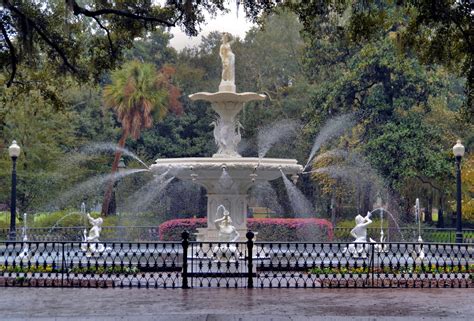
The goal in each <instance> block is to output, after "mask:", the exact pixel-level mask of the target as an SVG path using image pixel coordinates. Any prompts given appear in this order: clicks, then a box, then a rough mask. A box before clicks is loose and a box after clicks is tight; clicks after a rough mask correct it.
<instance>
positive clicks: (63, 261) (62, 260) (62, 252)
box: [61, 242, 66, 286]
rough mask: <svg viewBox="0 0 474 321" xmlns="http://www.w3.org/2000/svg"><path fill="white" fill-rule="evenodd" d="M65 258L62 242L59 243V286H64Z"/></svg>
mask: <svg viewBox="0 0 474 321" xmlns="http://www.w3.org/2000/svg"><path fill="white" fill-rule="evenodd" d="M65 260H66V256H65V254H64V242H63V243H61V286H64V272H65V270H66V263H65Z"/></svg>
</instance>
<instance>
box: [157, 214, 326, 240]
mask: <svg viewBox="0 0 474 321" xmlns="http://www.w3.org/2000/svg"><path fill="white" fill-rule="evenodd" d="M206 225H207V219H206V218H190V219H175V220H170V221H166V222H164V223H163V224H161V225H160V226H159V228H158V231H159V234H160V240H162V241H179V240H181V233H182V232H183V231H188V232H189V233H191V236H192V238H191V239H194V237H193V236H194V235H193V233H196V231H197V228H199V227H206ZM247 226H248V228H249V229H250V230H252V231H253V232H258V236H257V239H258V240H259V241H283V242H292V241H301V242H312V241H332V239H333V237H334V231H333V228H332V224H331V222H329V221H328V220H326V219H320V218H249V219H248V222H247Z"/></svg>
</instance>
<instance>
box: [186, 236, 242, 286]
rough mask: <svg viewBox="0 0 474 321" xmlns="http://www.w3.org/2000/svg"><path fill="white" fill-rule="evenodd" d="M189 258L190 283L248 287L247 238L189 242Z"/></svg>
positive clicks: (195, 284)
mask: <svg viewBox="0 0 474 321" xmlns="http://www.w3.org/2000/svg"><path fill="white" fill-rule="evenodd" d="M187 259H188V271H189V273H188V277H189V282H190V283H189V284H190V286H191V287H226V288H241V287H247V279H248V273H249V270H248V254H247V243H245V242H238V243H219V242H215V243H212V242H190V244H189V250H188V256H187Z"/></svg>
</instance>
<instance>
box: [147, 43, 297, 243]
mask: <svg viewBox="0 0 474 321" xmlns="http://www.w3.org/2000/svg"><path fill="white" fill-rule="evenodd" d="M222 39H223V40H222V45H221V46H220V56H221V59H222V79H221V83H220V85H219V91H218V92H215V93H208V92H199V93H195V94H192V95H190V96H189V98H190V99H191V100H193V101H195V100H204V101H208V102H210V103H211V106H212V109H213V110H214V111H215V112H216V113H217V119H216V121H215V122H213V123H212V124H213V125H214V139H215V142H216V145H217V148H218V149H217V153H215V154H214V155H212V157H202V158H196V157H193V158H168V159H158V160H156V163H155V164H154V165H152V166H151V168H150V169H151V170H152V171H154V172H156V173H159V174H163V173H166V172H167V171H168V172H169V173H170V174H172V175H174V176H175V177H177V178H179V179H181V180H183V181H192V182H194V183H196V184H199V185H201V186H203V187H204V188H205V189H206V190H207V227H206V228H201V229H199V230H198V233H197V240H198V241H209V242H212V241H218V240H219V237H218V231H217V229H216V227H215V224H214V221H215V220H216V219H218V217H217V215H218V214H217V213H218V210H217V209H218V207H219V206H220V205H223V206H224V207H225V208H226V209H227V210H228V211H229V213H230V217H231V219H232V223H233V225H234V226H235V228H236V229H237V231H238V232H239V234H240V240H243V239H244V238H245V234H246V232H247V191H248V189H249V188H250V187H251V186H252V185H253V184H256V183H259V182H267V181H271V180H274V179H277V178H279V177H281V175H282V173H283V174H285V175H292V178H293V179H294V180H295V179H296V178H297V177H298V176H297V175H298V174H299V173H301V172H302V170H303V167H302V166H301V165H298V164H297V161H296V160H295V159H280V158H278V159H277V158H256V157H242V156H241V155H240V154H239V153H238V152H237V146H238V144H239V143H240V140H241V132H240V129H241V128H242V127H241V124H240V123H239V121H238V119H237V116H238V114H239V112H240V111H241V110H242V108H243V107H244V104H245V103H247V102H250V101H255V100H264V99H265V98H266V97H265V96H264V95H260V94H256V93H252V92H244V93H237V92H236V87H235V64H234V61H235V56H234V54H233V53H232V50H231V47H230V44H231V42H230V41H229V39H228V35H227V34H223V38H222Z"/></svg>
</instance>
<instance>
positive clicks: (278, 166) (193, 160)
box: [150, 157, 303, 192]
mask: <svg viewBox="0 0 474 321" xmlns="http://www.w3.org/2000/svg"><path fill="white" fill-rule="evenodd" d="M150 170H151V171H153V172H155V173H157V174H163V173H165V172H166V171H169V173H170V175H172V176H175V177H177V178H179V179H181V180H185V181H186V180H192V181H194V182H196V183H197V184H200V185H202V186H204V187H205V188H208V189H213V188H220V189H222V188H224V189H228V188H226V186H222V183H223V182H221V181H219V179H220V177H221V176H222V171H223V170H226V171H227V173H228V175H229V176H230V177H231V178H232V181H233V183H234V185H235V183H237V182H239V185H240V186H239V187H240V190H241V191H242V192H246V191H247V189H248V188H249V187H250V186H251V185H252V184H253V183H257V182H267V181H271V180H274V179H277V178H279V177H281V172H283V173H284V174H286V175H295V174H299V173H301V172H302V171H303V166H301V165H299V164H298V163H297V161H296V159H283V158H261V159H260V158H257V157H233V158H228V157H222V158H219V157H212V158H211V157H189V158H168V159H157V160H156V162H155V164H153V165H151V167H150ZM251 175H252V176H251ZM216 184H217V185H219V186H215V185H216ZM234 187H236V186H234ZM232 190H235V188H233V189H232Z"/></svg>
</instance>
